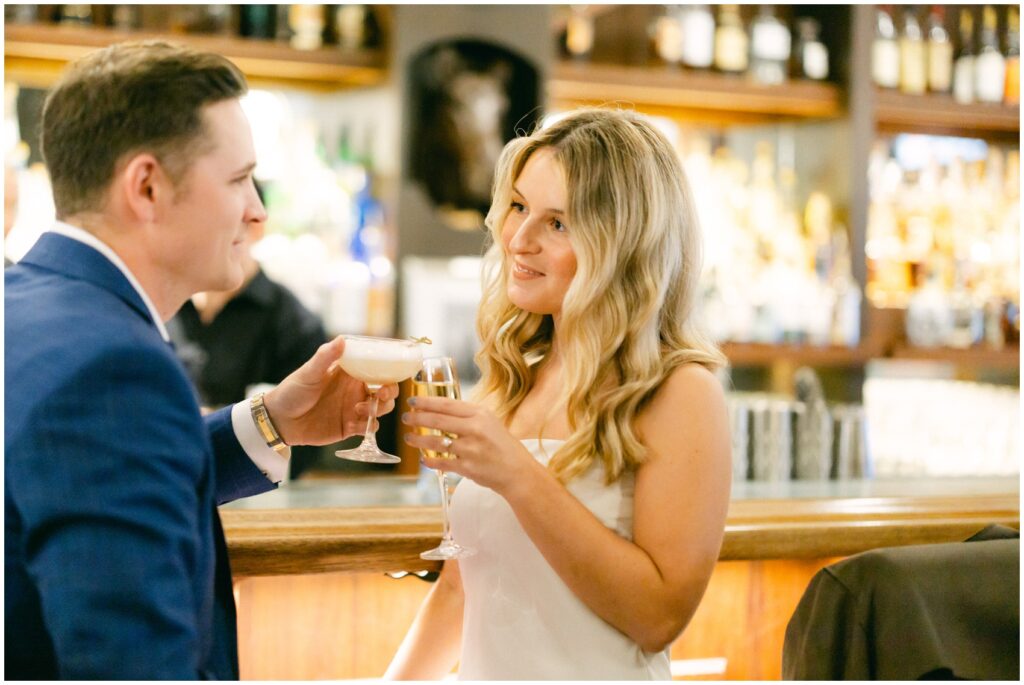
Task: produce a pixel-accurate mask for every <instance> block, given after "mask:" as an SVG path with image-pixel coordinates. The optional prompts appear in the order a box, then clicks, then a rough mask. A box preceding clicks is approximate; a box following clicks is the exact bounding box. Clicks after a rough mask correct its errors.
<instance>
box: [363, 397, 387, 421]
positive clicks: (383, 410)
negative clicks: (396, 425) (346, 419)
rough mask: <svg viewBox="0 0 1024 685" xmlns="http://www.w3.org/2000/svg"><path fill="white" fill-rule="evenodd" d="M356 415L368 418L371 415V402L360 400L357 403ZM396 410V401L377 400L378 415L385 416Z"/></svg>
mask: <svg viewBox="0 0 1024 685" xmlns="http://www.w3.org/2000/svg"><path fill="white" fill-rule="evenodd" d="M355 409H356V416H360V417H362V418H363V419H366V418H368V417H369V416H370V402H369V401H366V402H358V403H356V407H355ZM394 410H395V401H394V400H388V401H387V402H381V401H379V400H378V401H377V416H384V415H385V414H390V413H391V412H393V411H394Z"/></svg>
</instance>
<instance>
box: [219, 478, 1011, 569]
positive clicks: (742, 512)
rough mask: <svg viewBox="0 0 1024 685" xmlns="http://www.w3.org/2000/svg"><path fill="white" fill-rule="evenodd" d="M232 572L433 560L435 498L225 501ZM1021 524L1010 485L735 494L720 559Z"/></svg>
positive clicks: (847, 550)
mask: <svg viewBox="0 0 1024 685" xmlns="http://www.w3.org/2000/svg"><path fill="white" fill-rule="evenodd" d="M221 517H222V520H223V524H224V530H225V534H226V536H227V542H228V550H229V554H230V558H231V565H232V570H233V573H234V575H235V576H236V577H252V576H276V575H292V574H315V573H332V572H400V571H410V572H414V571H421V570H427V571H431V570H437V569H439V568H440V564H439V562H428V561H423V560H421V559H420V558H419V553H420V552H421V551H423V550H426V549H430V548H432V547H434V546H436V545H437V543H438V542H439V541H440V538H441V513H440V507H437V506H383V507H380V506H375V507H316V508H286V509H246V508H223V509H222V510H221ZM993 523H994V524H1000V525H1004V526H1009V527H1012V528H1015V529H1018V530H1019V529H1020V496H1019V488H1014V487H1012V486H1010V485H1008V487H1007V488H1006V492H1005V493H984V494H961V495H957V494H943V495H913V494H910V495H906V496H885V497H840V498H835V497H826V498H803V499H746V500H733V501H732V502H731V503H730V506H729V514H728V518H727V521H726V529H725V540H724V542H723V544H722V550H721V553H720V557H719V558H720V560H722V561H733V560H757V559H818V558H825V557H839V556H847V555H850V554H856V553H858V552H862V551H866V550H869V549H874V548H878V547H892V546H901V545H914V544H929V543H939V542H955V541H960V540H964V539H966V538H968V537H970V536H971V535H973V534H974V533H976V532H978V531H979V530H981V529H982V528H984V527H985V526H986V525H989V524H993Z"/></svg>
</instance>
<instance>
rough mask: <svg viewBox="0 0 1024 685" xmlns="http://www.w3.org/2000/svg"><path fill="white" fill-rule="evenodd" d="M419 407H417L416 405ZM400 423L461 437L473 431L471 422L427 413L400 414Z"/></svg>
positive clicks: (445, 415)
mask: <svg viewBox="0 0 1024 685" xmlns="http://www.w3.org/2000/svg"><path fill="white" fill-rule="evenodd" d="M417 406H419V405H417ZM402 423H404V424H405V425H407V426H414V427H416V428H436V429H437V430H441V431H444V432H446V433H455V434H456V435H463V434H465V433H469V432H470V431H472V430H473V422H471V421H467V420H466V419H461V418H457V417H455V416H452V415H450V414H437V413H434V412H429V411H422V410H420V409H417V410H416V411H411V412H408V411H407V412H405V413H404V414H402Z"/></svg>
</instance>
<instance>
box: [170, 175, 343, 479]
mask: <svg viewBox="0 0 1024 685" xmlns="http://www.w3.org/2000/svg"><path fill="white" fill-rule="evenodd" d="M256 193H257V194H258V195H259V198H260V202H261V204H262V203H263V199H264V195H263V189H262V188H261V187H260V184H259V183H256ZM266 226H267V225H266V222H265V221H262V220H254V221H250V222H249V225H248V230H247V231H246V234H245V243H244V246H243V249H242V272H243V274H244V275H243V281H242V284H241V285H240V286H239V287H237V288H234V289H232V290H224V291H212V292H203V293H197V294H195V295H193V296H192V298H190V299H189V300H186V301H185V304H184V305H182V307H181V309H180V310H179V311H178V313H177V314H176V315H175V316H174V318H173V319H171V320H170V321H168V322H167V329H168V331H169V332H170V334H171V339H172V340H173V341H174V344H175V351H176V352H177V353H178V357H179V358H181V360H182V362H183V363H184V364H185V368H186V370H188V372H189V376H190V377H191V378H192V381H193V383H194V384H195V386H196V388H197V389H198V391H199V397H200V401H201V403H202V404H203V405H204V406H206V407H223V406H225V405H227V404H234V403H235V402H240V401H241V400H244V399H245V398H246V397H247V396H249V395H250V394H252V392H253V389H254V386H262V385H277V384H278V383H280V382H281V381H282V380H284V378H285V377H286V376H287V375H288V374H289V373H291V372H292V371H294V370H295V369H296V368H298V367H299V366H300V365H301V364H302V363H303V362H304V361H306V360H307V359H309V358H310V357H311V356H313V354H314V353H315V352H316V350H317V348H318V347H320V346H321V345H323V344H324V343H325V342H327V334H326V333H325V332H324V328H323V325H322V324H321V323H320V319H319V318H318V317H317V316H316V315H315V314H313V313H312V312H310V311H309V310H308V309H306V308H305V307H304V306H303V305H302V303H301V302H299V300H298V298H297V297H295V295H294V294H292V292H291V291H290V290H288V288H286V287H285V286H283V285H281V284H279V283H277V282H275V281H273V280H271V279H270V278H268V277H267V275H266V274H265V273H264V272H263V270H262V269H261V268H260V265H259V262H257V261H256V259H255V258H253V256H252V246H253V245H255V244H256V243H258V242H259V241H260V240H262V239H263V236H264V234H265V233H266ZM320 454H321V450H320V448H318V447H309V446H301V447H295V448H293V449H292V456H291V459H290V460H289V476H290V477H292V478H295V477H296V476H298V475H299V474H300V473H301V472H302V471H304V470H306V469H307V468H309V467H310V466H312V465H314V463H315V462H316V461H317V459H318V458H319V456H320Z"/></svg>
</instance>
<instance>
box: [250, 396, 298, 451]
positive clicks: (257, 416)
mask: <svg viewBox="0 0 1024 685" xmlns="http://www.w3.org/2000/svg"><path fill="white" fill-rule="evenodd" d="M249 410H250V411H251V412H252V419H253V421H255V422H256V428H258V429H259V431H260V435H262V436H263V439H264V440H266V441H267V447H269V448H270V449H272V450H274V451H275V452H277V453H278V454H280V455H281V456H282V457H286V458H287V457H289V456H290V455H291V448H290V447H289V446H288V445H286V444H285V442H284V440H283V439H282V438H281V435H280V434H279V433H278V432H277V429H276V428H274V423H273V422H272V421H271V420H270V414H269V413H267V406H266V405H265V404H263V393H261V392H260V393H257V394H255V395H253V397H252V400H250V401H249Z"/></svg>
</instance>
